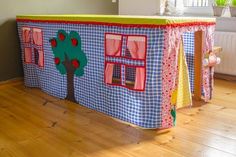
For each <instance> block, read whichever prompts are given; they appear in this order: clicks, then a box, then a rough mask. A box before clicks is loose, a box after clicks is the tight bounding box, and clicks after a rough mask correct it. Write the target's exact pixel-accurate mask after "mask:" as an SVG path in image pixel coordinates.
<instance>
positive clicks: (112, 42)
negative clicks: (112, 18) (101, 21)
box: [106, 35, 121, 56]
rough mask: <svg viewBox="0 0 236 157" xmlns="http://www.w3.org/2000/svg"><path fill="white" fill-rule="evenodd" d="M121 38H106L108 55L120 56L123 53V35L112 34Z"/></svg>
mask: <svg viewBox="0 0 236 157" xmlns="http://www.w3.org/2000/svg"><path fill="white" fill-rule="evenodd" d="M110 36H114V38H115V37H118V38H120V40H119V39H109V38H106V55H109V56H120V55H121V35H110Z"/></svg>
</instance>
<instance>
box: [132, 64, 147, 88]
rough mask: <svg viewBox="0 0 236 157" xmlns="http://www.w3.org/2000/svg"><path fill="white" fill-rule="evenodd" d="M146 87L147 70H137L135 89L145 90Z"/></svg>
mask: <svg viewBox="0 0 236 157" xmlns="http://www.w3.org/2000/svg"><path fill="white" fill-rule="evenodd" d="M144 85H145V68H136V76H135V84H134V89H138V90H143V89H144Z"/></svg>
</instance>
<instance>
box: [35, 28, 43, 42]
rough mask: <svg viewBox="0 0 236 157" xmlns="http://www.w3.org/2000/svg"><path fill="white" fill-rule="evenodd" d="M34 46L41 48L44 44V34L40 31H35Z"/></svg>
mask: <svg viewBox="0 0 236 157" xmlns="http://www.w3.org/2000/svg"><path fill="white" fill-rule="evenodd" d="M33 40H34V44H36V45H39V46H41V45H42V44H43V34H42V30H40V29H33Z"/></svg>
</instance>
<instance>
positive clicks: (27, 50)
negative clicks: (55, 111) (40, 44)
mask: <svg viewBox="0 0 236 157" xmlns="http://www.w3.org/2000/svg"><path fill="white" fill-rule="evenodd" d="M25 62H26V63H31V62H32V53H31V48H25Z"/></svg>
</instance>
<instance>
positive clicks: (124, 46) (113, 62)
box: [104, 33, 147, 92]
mask: <svg viewBox="0 0 236 157" xmlns="http://www.w3.org/2000/svg"><path fill="white" fill-rule="evenodd" d="M107 35H118V36H121V40H122V41H121V46H120V48H121V50H120V51H121V54H120V56H115V55H108V54H107V52H106V49H107V48H106V45H107V42H106V41H107V38H106V37H107ZM129 37H143V38H144V43H145V49H144V51H145V52H144V59H137V58H132V57H127V56H126V55H125V54H123V51H124V48H128V39H129ZM124 38H125V39H124ZM104 39H105V42H104V57H105V58H104V83H105V84H107V85H111V86H120V87H125V88H127V89H129V90H133V91H142V92H143V91H145V88H146V75H147V74H146V68H147V67H146V59H147V36H146V35H133V34H130V35H128V34H117V33H105V38H104ZM124 40H125V43H124V42H123V41H124ZM107 58H113V59H115V58H117V59H125V60H126V61H140V62H143V63H144V65H142V66H139V65H133V64H126V63H125V61H124V62H117V61H109V60H108V59H107ZM107 64H114V65H120V67H121V69H120V70H121V71H120V72H121V74H120V77H121V78H120V79H121V84H117V83H107V82H106V77H107V76H106V67H107ZM122 67H123V69H124V71H125V72H124V74H122ZM126 67H134V68H144V78H143V79H144V82H143V83H144V84H143V88H142V89H135V88H132V87H129V86H128V85H126V83H127V79H126ZM122 78H123V79H125V81H124V84H122ZM135 81H136V80H135ZM135 81H134V84H135Z"/></svg>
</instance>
